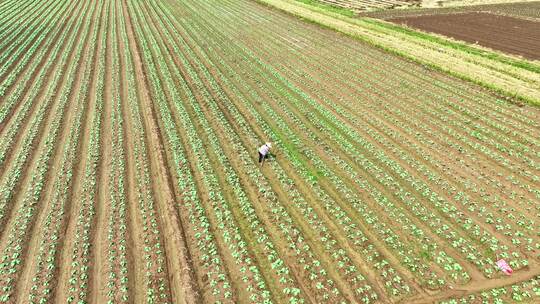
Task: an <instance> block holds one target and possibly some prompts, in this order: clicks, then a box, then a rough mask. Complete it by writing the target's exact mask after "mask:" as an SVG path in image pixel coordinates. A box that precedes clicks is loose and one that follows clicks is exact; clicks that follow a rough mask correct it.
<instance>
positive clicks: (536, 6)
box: [358, 1, 540, 21]
mask: <svg viewBox="0 0 540 304" xmlns="http://www.w3.org/2000/svg"><path fill="white" fill-rule="evenodd" d="M458 13H489V14H494V15H500V16H509V17H514V18H519V19H525V20H531V21H540V1H530V2H516V3H497V4H477V5H470V6H459V7H442V8H410V9H403V10H378V11H371V12H367V11H366V12H361V13H359V14H358V16H360V17H372V18H380V19H389V18H398V17H414V16H424V15H443V14H458Z"/></svg>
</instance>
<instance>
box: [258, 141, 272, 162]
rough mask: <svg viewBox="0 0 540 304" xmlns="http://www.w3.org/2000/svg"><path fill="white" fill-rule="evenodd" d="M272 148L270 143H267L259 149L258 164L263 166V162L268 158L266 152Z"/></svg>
mask: <svg viewBox="0 0 540 304" xmlns="http://www.w3.org/2000/svg"><path fill="white" fill-rule="evenodd" d="M271 148H272V143H270V142H267V143H265V144H264V145H262V146H261V147H260V148H259V164H261V167H262V165H263V164H264V160H265V159H266V158H267V157H268V152H270V149H271Z"/></svg>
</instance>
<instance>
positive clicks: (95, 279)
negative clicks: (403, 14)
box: [0, 0, 540, 304]
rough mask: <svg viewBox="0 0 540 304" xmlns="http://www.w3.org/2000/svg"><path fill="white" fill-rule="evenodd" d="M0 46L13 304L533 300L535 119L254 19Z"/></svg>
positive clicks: (434, 77)
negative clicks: (260, 151) (504, 268)
mask: <svg viewBox="0 0 540 304" xmlns="http://www.w3.org/2000/svg"><path fill="white" fill-rule="evenodd" d="M0 28H1V30H0V37H1V39H0V303H436V302H441V303H447V304H454V303H481V302H487V303H514V302H524V303H533V302H535V301H538V300H539V298H540V225H539V222H538V219H539V217H540V108H539V107H537V106H533V105H529V104H526V103H524V102H523V101H521V100H518V99H514V98H511V97H509V96H506V95H501V94H499V93H494V91H492V90H488V89H486V88H485V87H483V86H479V85H476V84H473V83H472V82H467V81H463V80H460V79H458V78H456V77H453V76H450V75H449V74H446V73H442V72H441V71H439V70H435V69H433V68H431V67H430V66H428V65H423V64H419V63H417V62H414V61H412V60H407V59H404V58H403V57H400V56H397V55H396V54H394V53H390V52H388V51H385V50H383V49H381V48H377V47H374V46H373V45H372V44H368V43H367V42H363V41H360V40H358V39H353V38H351V37H349V36H346V35H344V34H341V33H338V32H336V31H334V30H331V29H326V28H323V27H320V26H318V25H316V24H313V23H308V22H305V21H303V20H301V19H299V18H296V17H294V16H292V15H290V14H286V13H284V12H282V11H280V10H277V9H274V8H272V7H269V6H268V5H262V4H261V3H259V2H255V1H249V0H206V1H197V0H184V1H175V0H144V1H141V0H81V1H67V0H41V1H36V0H3V1H0ZM380 35H381V36H382V35H383V34H380ZM501 64H502V63H501ZM527 68H529V70H526V69H525V71H526V73H525V72H523V71H518V70H517V68H515V69H511V70H510V69H509V70H508V71H512V73H514V74H516V75H524V76H523V77H524V78H523V79H526V80H529V79H532V81H527V83H528V84H529V85H531V86H532V87H534V86H536V87H537V84H538V83H535V82H534V79H536V78H535V77H537V75H536V74H535V73H534V68H531V67H527ZM501 70H503V69H501ZM503 72H504V71H503ZM501 73H502V72H501ZM520 73H523V74H520ZM527 77H530V78H527ZM505 81H506V78H505ZM508 81H509V80H508ZM531 83H532V84H531ZM527 88H529V87H527ZM524 91H525V89H524ZM532 91H533V93H535V92H534V89H533V90H532ZM527 92H528V91H527ZM536 93H537V92H536ZM530 96H533V97H534V96H536V95H534V94H531V95H530ZM266 141H271V142H272V143H273V149H272V150H271V157H270V158H269V159H268V160H267V162H266V164H264V166H262V167H261V166H260V165H259V164H258V162H257V160H258V159H257V158H258V155H257V148H258V147H259V146H260V145H261V144H262V143H264V142H266ZM499 259H504V260H506V261H507V262H508V263H509V265H510V266H511V267H512V268H513V273H512V274H511V275H505V274H504V273H502V272H501V271H500V270H499V269H498V268H497V266H496V262H497V260H499Z"/></svg>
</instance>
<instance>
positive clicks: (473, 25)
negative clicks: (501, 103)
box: [387, 2, 540, 60]
mask: <svg viewBox="0 0 540 304" xmlns="http://www.w3.org/2000/svg"><path fill="white" fill-rule="evenodd" d="M538 9H539V11H540V2H539V3H538ZM387 20H388V21H391V22H394V23H398V24H404V25H406V26H409V27H413V28H417V29H421V30H423V31H426V32H433V33H437V34H442V35H444V36H448V37H452V38H454V39H458V40H460V41H466V42H469V43H474V44H479V45H482V46H484V47H489V48H491V49H496V50H499V51H503V52H506V53H510V54H514V55H518V56H523V57H525V58H529V59H532V60H540V51H539V50H540V22H539V21H529V20H523V19H519V18H514V17H509V16H504V15H495V14H491V13H483V12H470V13H459V14H443V15H438V14H437V15H422V16H414V17H397V18H391V19H387Z"/></svg>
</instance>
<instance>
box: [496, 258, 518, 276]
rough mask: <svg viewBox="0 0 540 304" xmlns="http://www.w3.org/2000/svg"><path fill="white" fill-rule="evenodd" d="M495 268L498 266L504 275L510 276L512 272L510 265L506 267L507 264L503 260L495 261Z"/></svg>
mask: <svg viewBox="0 0 540 304" xmlns="http://www.w3.org/2000/svg"><path fill="white" fill-rule="evenodd" d="M497 266H499V269H501V270H502V272H504V273H505V274H506V275H511V274H512V272H514V271H513V270H512V267H510V265H508V263H506V261H505V260H503V259H501V260H498V261H497Z"/></svg>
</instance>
